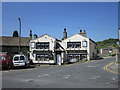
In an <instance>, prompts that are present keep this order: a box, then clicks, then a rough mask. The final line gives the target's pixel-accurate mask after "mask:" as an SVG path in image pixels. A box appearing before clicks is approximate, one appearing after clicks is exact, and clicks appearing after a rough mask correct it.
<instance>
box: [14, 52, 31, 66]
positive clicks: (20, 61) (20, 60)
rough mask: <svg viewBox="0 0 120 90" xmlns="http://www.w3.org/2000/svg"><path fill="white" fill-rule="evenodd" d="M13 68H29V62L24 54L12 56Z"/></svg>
mask: <svg viewBox="0 0 120 90" xmlns="http://www.w3.org/2000/svg"><path fill="white" fill-rule="evenodd" d="M13 66H14V67H25V68H27V67H29V60H28V58H27V56H25V55H24V54H17V55H14V56H13Z"/></svg>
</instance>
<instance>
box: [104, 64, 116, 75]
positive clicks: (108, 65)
mask: <svg viewBox="0 0 120 90" xmlns="http://www.w3.org/2000/svg"><path fill="white" fill-rule="evenodd" d="M114 63H115V62H111V63H109V64H107V65H106V66H104V67H103V69H104V70H106V71H109V72H111V73H114V74H118V72H114V71H112V70H110V69H108V67H110V66H111V65H113V64H114Z"/></svg>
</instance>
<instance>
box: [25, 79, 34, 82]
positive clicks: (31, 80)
mask: <svg viewBox="0 0 120 90" xmlns="http://www.w3.org/2000/svg"><path fill="white" fill-rule="evenodd" d="M25 81H26V82H34V79H28V80H25Z"/></svg>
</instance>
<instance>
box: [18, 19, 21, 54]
mask: <svg viewBox="0 0 120 90" xmlns="http://www.w3.org/2000/svg"><path fill="white" fill-rule="evenodd" d="M18 21H19V54H20V51H21V50H20V45H21V44H20V43H21V20H20V18H18Z"/></svg>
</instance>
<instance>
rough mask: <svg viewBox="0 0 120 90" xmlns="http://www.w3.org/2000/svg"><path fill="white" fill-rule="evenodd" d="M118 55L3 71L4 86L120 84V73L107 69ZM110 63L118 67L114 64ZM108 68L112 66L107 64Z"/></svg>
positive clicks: (105, 85) (116, 85) (65, 86)
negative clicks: (79, 61) (66, 63)
mask: <svg viewBox="0 0 120 90" xmlns="http://www.w3.org/2000/svg"><path fill="white" fill-rule="evenodd" d="M114 61H115V57H110V58H105V59H103V60H93V61H91V62H85V63H75V64H69V65H60V66H59V65H55V66H54V65H53V66H51V65H50V66H39V67H35V68H28V69H15V70H9V71H8V70H5V71H3V72H2V87H3V88H118V81H119V80H118V74H115V73H111V72H109V71H107V70H104V69H103V67H105V66H106V65H107V66H108V65H109V64H110V63H111V62H114ZM110 67H114V68H115V67H116V65H115V66H113V65H112V66H110ZM107 68H108V67H107Z"/></svg>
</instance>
